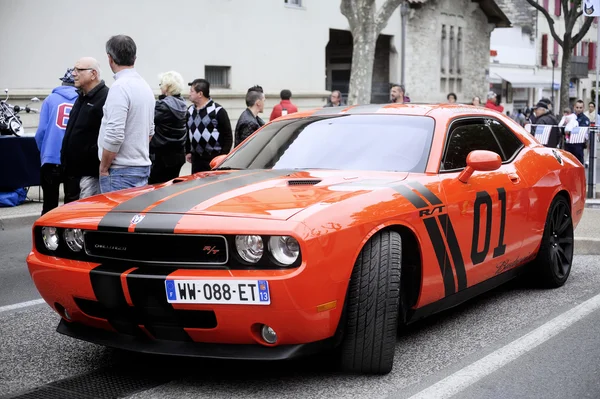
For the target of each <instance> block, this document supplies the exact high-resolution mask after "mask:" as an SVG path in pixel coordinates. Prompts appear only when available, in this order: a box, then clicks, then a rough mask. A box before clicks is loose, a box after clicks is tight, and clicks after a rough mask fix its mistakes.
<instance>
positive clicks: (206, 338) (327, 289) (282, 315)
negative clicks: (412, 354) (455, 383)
mask: <svg viewBox="0 0 600 399" xmlns="http://www.w3.org/2000/svg"><path fill="white" fill-rule="evenodd" d="M27 264H28V266H29V271H30V274H31V276H32V279H33V281H34V283H35V285H36V287H37V289H38V291H39V292H40V294H41V296H42V297H43V298H44V300H45V301H46V302H47V303H48V304H49V305H50V306H51V307H52V308H53V309H55V310H56V311H57V313H58V314H60V315H61V316H62V317H63V319H64V320H67V319H69V320H68V321H69V322H68V323H66V322H63V323H61V326H59V332H62V333H65V334H67V335H70V336H74V337H76V338H80V339H84V340H89V341H91V342H96V343H99V344H102V345H107V346H116V347H121V348H124V349H130V350H139V351H142V352H150V353H165V354H167V353H169V354H185V353H188V352H189V353H195V354H194V356H206V357H224V358H236V357H237V358H247V359H254V358H263V359H269V358H273V359H280V358H289V357H295V356H297V354H298V353H303V352H304V351H305V349H304V346H303V344H308V343H318V342H320V341H325V340H327V339H328V338H331V337H333V336H334V335H335V333H336V331H337V327H338V324H339V320H340V317H341V313H342V308H343V305H344V298H345V294H346V289H347V285H348V281H333V279H332V278H331V275H332V274H328V273H323V272H322V269H321V270H319V269H320V268H319V267H318V266H314V267H309V266H308V265H307V264H303V265H302V266H301V267H300V268H297V269H293V270H285V271H282V270H235V271H234V270H223V269H222V270H206V269H204V270H198V269H193V270H192V269H177V268H163V267H160V266H148V265H137V266H133V267H132V266H127V267H125V266H122V265H117V264H96V263H89V262H83V261H76V260H65V259H60V258H56V257H51V256H47V255H43V254H40V253H38V252H36V251H35V250H34V251H33V252H31V253H30V255H29V257H28V258H27ZM167 276H168V277H169V278H177V279H199V278H203V279H210V278H214V279H226V278H231V279H244V278H246V279H265V280H268V281H269V287H270V294H271V304H270V305H266V306H252V305H231V304H219V305H207V304H169V303H168V302H167V300H166V293H165V287H164V285H165V284H164V281H165V279H166V278H167ZM332 301H337V302H336V306H335V307H334V308H333V309H327V310H322V311H319V309H318V308H317V307H318V306H319V305H322V304H324V303H331V302H332ZM65 310H66V312H67V313H68V315H69V317H68V318H66V317H65ZM262 324H267V325H269V326H270V327H272V328H273V329H274V330H275V331H276V332H277V336H278V342H277V343H276V344H275V345H268V344H267V343H265V342H264V341H262V339H261V337H260V333H259V329H257V325H262ZM91 331H95V332H96V333H91ZM198 343H202V345H199V346H198V348H197V349H196V350H193V349H191V348H193V347H194V345H198ZM205 344H215V349H207V348H208V347H209V346H212V345H205ZM217 344H218V345H217ZM221 344H227V345H225V346H223V345H221ZM246 346H248V347H253V348H254V349H250V348H246ZM317 346H318V345H317ZM184 347H185V350H184V349H177V348H184ZM224 348H227V349H226V350H225V349H224ZM238 350H240V351H241V352H240V353H236V351H238ZM262 350H265V352H264V353H263V352H261V351H262ZM184 352H185V353H184Z"/></svg>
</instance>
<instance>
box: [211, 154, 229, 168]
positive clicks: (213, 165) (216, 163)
mask: <svg viewBox="0 0 600 399" xmlns="http://www.w3.org/2000/svg"><path fill="white" fill-rule="evenodd" d="M227 155H229V154H223V155H217V156H216V157H214V158H213V159H212V161H210V168H211V169H214V168H216V167H217V166H219V165H220V164H221V162H223V161H224V160H225V158H227Z"/></svg>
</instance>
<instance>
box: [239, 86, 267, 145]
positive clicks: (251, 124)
mask: <svg viewBox="0 0 600 399" xmlns="http://www.w3.org/2000/svg"><path fill="white" fill-rule="evenodd" d="M246 106H247V107H248V108H246V109H245V110H244V112H242V114H241V115H240V118H239V119H238V121H237V124H236V126H235V146H237V145H239V144H240V143H241V142H242V141H244V140H246V139H247V138H248V137H249V136H251V135H252V133H254V132H255V131H257V130H258V129H260V128H261V127H262V126H263V125H264V124H265V122H264V121H263V120H262V119H261V118H260V117H259V116H258V114H259V113H260V112H263V111H264V109H265V94H264V93H263V89H262V87H260V86H253V87H251V88H249V89H248V92H247V93H246Z"/></svg>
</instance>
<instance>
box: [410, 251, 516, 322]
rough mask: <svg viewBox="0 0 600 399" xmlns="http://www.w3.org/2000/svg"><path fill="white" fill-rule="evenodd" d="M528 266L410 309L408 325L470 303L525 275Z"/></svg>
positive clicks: (508, 271)
mask: <svg viewBox="0 0 600 399" xmlns="http://www.w3.org/2000/svg"><path fill="white" fill-rule="evenodd" d="M527 266H528V263H525V264H523V265H521V266H517V267H515V268H514V269H511V270H507V271H506V272H504V273H502V274H500V275H498V276H494V277H492V278H490V279H488V280H485V281H482V282H481V283H479V284H477V285H474V286H472V287H469V288H466V289H464V290H462V291H459V292H457V293H455V294H452V295H449V296H447V297H445V298H443V299H440V300H439V301H437V302H433V303H430V304H428V305H425V306H423V307H421V308H418V309H409V310H408V311H407V317H406V324H411V323H414V322H415V321H418V320H421V319H423V318H425V317H427V316H431V315H432V314H435V313H438V312H441V311H443V310H447V309H450V308H453V307H455V306H458V305H460V304H461V303H464V302H466V301H468V300H469V299H472V298H474V297H476V296H478V295H480V294H483V293H484V292H487V291H490V290H493V289H494V288H496V287H498V286H500V285H502V284H504V283H507V282H508V281H510V280H512V279H514V278H515V277H517V276H519V275H521V274H523V273H524V272H525V271H526V268H527Z"/></svg>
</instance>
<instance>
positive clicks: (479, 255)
mask: <svg viewBox="0 0 600 399" xmlns="http://www.w3.org/2000/svg"><path fill="white" fill-rule="evenodd" d="M496 190H497V191H498V200H499V201H500V209H501V214H500V233H499V234H498V245H497V246H496V248H494V256H493V257H494V258H497V257H498V256H500V255H504V252H505V251H506V245H505V244H504V229H505V227H506V190H504V189H503V188H497V189H496ZM482 205H485V209H486V215H485V219H486V221H485V241H484V244H483V249H482V250H481V251H478V250H477V248H479V228H480V225H481V206H482ZM491 235H492V197H490V194H489V193H488V192H487V191H479V192H478V193H477V197H476V198H475V209H474V210H473V239H472V242H471V261H472V262H473V265H477V264H479V263H481V262H483V261H484V260H485V258H486V256H487V255H488V252H489V250H490V239H491Z"/></svg>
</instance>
